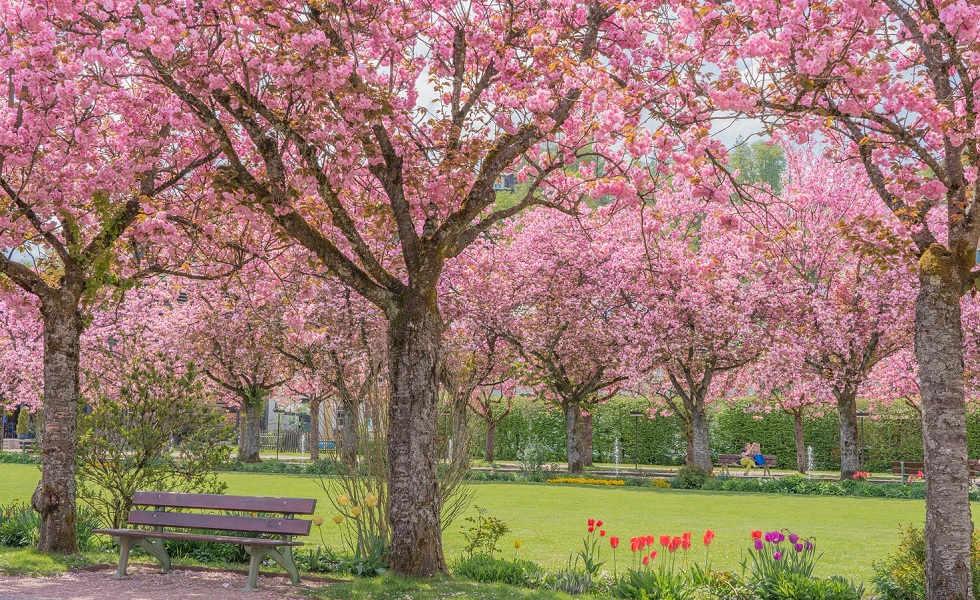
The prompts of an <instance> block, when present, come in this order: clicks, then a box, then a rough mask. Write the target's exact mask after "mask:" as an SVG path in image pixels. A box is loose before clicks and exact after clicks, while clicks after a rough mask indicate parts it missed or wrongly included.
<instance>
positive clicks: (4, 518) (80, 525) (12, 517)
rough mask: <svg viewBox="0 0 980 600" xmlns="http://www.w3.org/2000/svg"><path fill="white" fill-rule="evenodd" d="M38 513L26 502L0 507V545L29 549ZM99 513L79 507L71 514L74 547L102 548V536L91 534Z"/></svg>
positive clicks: (36, 533)
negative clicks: (75, 544) (76, 539)
mask: <svg viewBox="0 0 980 600" xmlns="http://www.w3.org/2000/svg"><path fill="white" fill-rule="evenodd" d="M40 523H41V516H40V515H39V514H38V513H37V512H36V511H35V510H34V509H33V508H31V506H30V505H29V504H27V503H23V504H18V503H16V502H15V503H12V504H8V505H6V506H0V546H10V547H15V548H33V547H35V546H37V542H38V536H39V535H40V533H39V532H40V529H39V527H40ZM101 525H102V523H101V521H100V519H99V516H98V515H97V514H95V513H93V512H92V511H90V510H86V509H84V508H80V509H79V510H78V511H77V512H76V513H75V534H76V535H77V536H78V549H79V550H82V551H83V552H84V551H89V550H102V549H104V548H106V546H107V545H108V543H107V541H106V540H105V538H101V537H99V536H96V535H94V534H93V533H92V530H93V529H98V528H99V527H101Z"/></svg>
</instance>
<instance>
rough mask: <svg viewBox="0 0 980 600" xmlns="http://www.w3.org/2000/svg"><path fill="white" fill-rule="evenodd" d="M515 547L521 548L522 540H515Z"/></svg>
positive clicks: (516, 548)
mask: <svg viewBox="0 0 980 600" xmlns="http://www.w3.org/2000/svg"><path fill="white" fill-rule="evenodd" d="M514 549H515V550H520V549H521V540H514Z"/></svg>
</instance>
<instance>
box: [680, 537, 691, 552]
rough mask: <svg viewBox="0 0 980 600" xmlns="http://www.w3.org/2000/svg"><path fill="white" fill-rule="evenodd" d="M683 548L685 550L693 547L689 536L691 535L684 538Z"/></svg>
mask: <svg viewBox="0 0 980 600" xmlns="http://www.w3.org/2000/svg"><path fill="white" fill-rule="evenodd" d="M681 548H683V549H685V550H690V549H691V538H689V537H688V538H683V539H682V540H681Z"/></svg>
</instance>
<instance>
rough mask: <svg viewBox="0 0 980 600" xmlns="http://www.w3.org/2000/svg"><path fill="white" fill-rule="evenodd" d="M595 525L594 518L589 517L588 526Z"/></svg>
mask: <svg viewBox="0 0 980 600" xmlns="http://www.w3.org/2000/svg"><path fill="white" fill-rule="evenodd" d="M594 526H595V519H589V527H594Z"/></svg>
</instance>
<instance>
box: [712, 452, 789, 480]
mask: <svg viewBox="0 0 980 600" xmlns="http://www.w3.org/2000/svg"><path fill="white" fill-rule="evenodd" d="M762 457H763V458H764V459H765V461H766V464H765V465H755V464H753V465H752V468H753V469H757V468H758V469H762V473H763V474H764V475H765V476H766V477H771V476H772V474H771V473H770V472H769V469H770V468H772V467H775V466H776V462H777V461H776V455H775V454H763V455H762ZM740 460H742V455H741V454H719V455H718V464H717V465H715V466H717V467H720V468H721V474H722V475H728V474H729V472H728V469H729V467H739V468H744V467H742V465H740V464H738V461H740Z"/></svg>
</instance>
